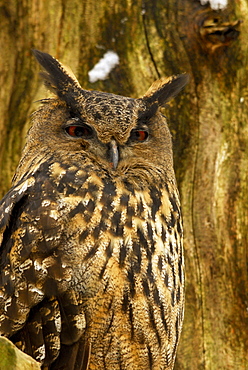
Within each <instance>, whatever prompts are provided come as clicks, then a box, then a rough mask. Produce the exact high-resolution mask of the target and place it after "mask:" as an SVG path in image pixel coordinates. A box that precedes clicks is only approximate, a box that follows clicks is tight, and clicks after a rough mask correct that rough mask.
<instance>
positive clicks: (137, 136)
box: [130, 130, 149, 142]
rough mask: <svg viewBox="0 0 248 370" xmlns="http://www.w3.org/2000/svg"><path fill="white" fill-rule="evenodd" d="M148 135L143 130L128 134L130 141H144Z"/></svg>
mask: <svg viewBox="0 0 248 370" xmlns="http://www.w3.org/2000/svg"><path fill="white" fill-rule="evenodd" d="M148 136H149V134H148V132H147V131H145V130H132V131H131V134H130V139H131V140H132V141H140V142H142V141H145V140H146V139H147V138H148Z"/></svg>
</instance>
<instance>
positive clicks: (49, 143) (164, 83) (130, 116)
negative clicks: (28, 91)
mask: <svg viewBox="0 0 248 370" xmlns="http://www.w3.org/2000/svg"><path fill="white" fill-rule="evenodd" d="M33 53H34V55H35V57H36V59H37V60H38V62H39V63H40V65H41V66H42V67H43V68H44V72H42V73H41V75H42V77H43V79H44V82H45V85H46V86H47V87H48V88H49V89H50V90H52V92H54V93H55V95H56V97H55V98H54V99H45V100H44V101H43V104H42V106H41V107H40V109H38V111H37V112H36V113H35V114H34V115H33V126H32V128H31V129H30V131H29V135H28V139H27V144H26V147H25V149H24V153H23V158H25V160H22V161H21V163H20V166H19V169H20V168H21V167H22V166H23V165H24V163H25V165H27V162H29V161H32V163H33V164H34V163H35V161H36V162H37V165H36V167H37V166H38V162H39V161H41V158H43V159H45V158H46V159H47V160H51V158H54V160H55V159H56V160H57V159H58V158H59V161H60V162H61V161H67V162H68V163H69V162H70V163H71V165H72V164H73V163H75V164H77V165H80V163H81V164H82V166H85V165H89V164H92V166H95V167H96V168H101V169H103V170H104V171H105V172H106V171H107V172H108V173H109V174H110V175H111V176H124V175H126V176H136V177H137V176H138V174H139V176H141V175H142V174H143V175H142V176H143V177H145V178H147V177H149V176H150V175H149V174H151V173H153V175H152V176H153V180H154V181H156V178H157V177H159V178H160V177H161V176H162V178H164V176H167V177H168V176H173V168H172V144H171V136H170V132H169V130H168V127H167V124H166V119H165V117H164V116H163V115H162V114H161V113H160V110H159V108H160V107H163V106H164V105H165V104H166V103H167V102H168V101H169V100H170V99H172V98H173V97H175V96H176V95H177V93H178V92H179V91H180V90H181V89H182V88H183V87H184V86H185V85H186V83H187V82H188V76H187V75H186V74H182V75H178V76H173V77H170V78H163V79H160V80H158V81H156V82H154V83H153V84H152V86H151V87H150V88H149V90H148V91H147V92H146V93H145V95H144V96H143V97H142V98H138V99H134V98H130V97H123V96H119V95H114V94H110V93H105V92H100V91H89V90H84V89H83V88H82V87H81V86H80V84H79V82H78V81H77V79H76V77H75V76H74V75H73V74H72V73H70V72H68V70H67V69H66V68H65V67H64V66H63V65H62V64H61V63H60V62H58V61H57V60H56V59H55V58H53V57H52V56H50V55H49V54H47V53H43V52H40V51H38V50H34V51H33ZM19 172H22V173H24V172H25V171H23V168H22V171H19ZM26 172H27V170H26ZM16 179H18V171H17V175H16ZM150 180H151V179H150Z"/></svg>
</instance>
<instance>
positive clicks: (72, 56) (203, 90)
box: [0, 0, 248, 370]
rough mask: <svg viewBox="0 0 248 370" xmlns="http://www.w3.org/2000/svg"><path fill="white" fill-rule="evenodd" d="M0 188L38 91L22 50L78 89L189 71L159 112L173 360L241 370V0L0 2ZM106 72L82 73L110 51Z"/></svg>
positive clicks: (244, 153)
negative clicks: (180, 221) (177, 234)
mask: <svg viewBox="0 0 248 370" xmlns="http://www.w3.org/2000/svg"><path fill="white" fill-rule="evenodd" d="M0 25H1V30H0V50H1V58H0V132H1V134H0V164H1V167H0V191H1V195H3V194H4V193H5V192H6V191H7V190H8V188H9V187H10V183H11V177H12V175H13V172H14V170H15V167H16V165H17V163H18V160H19V156H20V151H21V148H22V146H23V144H24V141H25V135H26V132H27V130H28V127H29V124H30V120H29V116H30V114H31V113H32V111H34V109H35V108H36V107H37V106H38V103H34V102H35V101H37V100H38V99H41V98H44V97H46V96H47V92H46V91H45V89H44V88H43V87H42V85H41V81H40V79H39V76H38V72H39V70H40V67H39V66H38V64H37V63H36V61H35V58H34V57H33V56H32V53H31V49H32V48H36V49H39V50H41V51H45V52H48V53H50V54H52V55H53V56H55V57H56V58H58V59H59V60H60V61H61V62H63V63H64V64H66V65H68V66H70V67H71V69H72V70H73V71H74V73H75V75H76V76H77V77H78V79H79V81H80V83H81V84H82V86H83V87H84V88H86V89H95V90H98V89H100V90H104V91H108V92H114V93H118V94H122V95H128V96H132V97H139V96H142V95H143V94H144V93H145V91H146V90H147V88H148V87H149V86H150V84H151V83H152V82H153V81H154V80H155V79H157V78H158V77H160V76H169V75H171V74H177V73H182V72H187V73H189V74H190V76H191V80H190V84H189V86H188V87H187V88H186V89H185V91H184V92H183V93H182V94H180V96H179V97H178V98H176V99H175V100H174V102H172V104H171V105H170V106H169V107H168V108H167V109H166V111H165V113H166V115H167V117H168V120H169V124H170V128H171V132H172V135H173V140H174V154H175V170H176V175H177V180H178V185H179V189H180V193H181V200H182V208H183V215H184V230H185V242H184V244H185V259H186V274H187V276H186V277H187V284H186V312H185V322H184V328H183V334H182V338H181V341H180V346H179V351H178V356H177V362H176V366H175V369H176V370H179V369H180V370H182V369H190V370H202V369H208V370H215V369H216V370H217V369H218V370H219V369H248V294H247V291H248V290H247V281H248V277H247V249H248V248H247V244H248V232H247V228H248V181H247V172H248V145H247V144H248V123H247V113H248V88H247V82H248V72H247V71H248V59H247V56H248V2H247V0H239V1H231V0H229V3H228V6H227V7H226V9H223V10H213V9H211V7H210V6H209V5H205V6H202V5H201V3H200V1H198V0H178V1H174V0H101V1H99V0H70V1H66V0H18V1H17V0H9V1H4V0H0ZM108 50H113V51H115V52H116V53H117V54H118V55H119V58H120V64H119V65H118V66H117V67H116V68H115V69H114V70H113V71H112V72H111V74H110V76H109V78H108V79H107V80H105V81H98V82H96V83H90V82H89V80H88V71H89V70H90V69H92V67H93V66H94V65H95V64H96V63H97V62H98V61H99V59H100V58H102V56H103V54H104V53H105V52H106V51H108Z"/></svg>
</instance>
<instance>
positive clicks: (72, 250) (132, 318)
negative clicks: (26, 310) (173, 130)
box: [50, 163, 184, 369]
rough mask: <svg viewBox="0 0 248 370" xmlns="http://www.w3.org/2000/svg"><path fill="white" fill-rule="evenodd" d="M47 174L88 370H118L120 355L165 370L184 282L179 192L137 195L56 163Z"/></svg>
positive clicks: (148, 191)
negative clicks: (87, 349) (97, 369)
mask: <svg viewBox="0 0 248 370" xmlns="http://www.w3.org/2000/svg"><path fill="white" fill-rule="evenodd" d="M50 171H51V173H54V184H53V186H55V187H57V190H59V194H58V193H57V195H59V199H57V200H56V203H57V204H58V205H59V209H58V210H57V211H56V212H58V214H59V215H60V217H61V215H64V216H63V218H64V219H63V224H66V225H67V226H66V229H65V230H64V232H63V233H62V240H61V245H60V246H59V248H58V251H57V254H58V255H59V256H61V259H59V260H58V263H59V264H61V266H62V267H61V268H62V270H65V271H67V272H68V271H71V274H70V277H69V278H68V277H67V284H68V289H70V290H73V291H74V292H75V295H76V297H77V303H78V304H79V305H81V307H82V311H83V312H84V315H85V318H86V322H87V330H86V333H85V336H86V337H88V338H90V343H91V363H92V365H91V366H92V369H93V368H94V366H93V364H95V366H99V363H102V362H104V361H108V364H109V367H107V368H109V369H115V366H116V368H118V366H119V365H118V364H119V357H120V356H121V355H123V356H124V358H125V362H126V366H127V367H128V366H132V369H136V367H134V364H137V369H141V368H147V366H148V363H149V361H150V362H151V361H152V363H153V364H154V365H153V366H154V367H153V369H156V368H161V367H160V366H161V364H163V366H169V365H170V363H171V361H172V358H173V355H174V354H173V353H172V352H171V348H174V347H175V342H176V340H177V334H176V333H177V332H178V331H179V328H180V327H181V323H182V302H183V290H182V289H183V281H184V277H183V268H182V266H183V261H182V258H183V257H182V250H181V248H182V247H181V241H180V239H181V220H180V211H179V208H178V197H177V193H173V192H172V193H171V192H170V189H169V187H168V186H167V188H166V187H161V184H159V185H158V186H152V187H147V188H146V189H142V191H141V189H137V188H134V187H132V186H130V184H128V183H127V184H126V186H123V181H118V178H115V179H111V177H110V176H102V175H99V174H98V173H97V172H96V171H95V170H92V171H90V170H89V169H87V168H84V169H83V170H81V169H76V168H71V169H70V171H65V170H63V168H61V167H60V165H59V164H56V163H55V164H53V165H52V168H51V170H50ZM63 239H64V241H63ZM58 269H59V268H58ZM154 307H155V311H154ZM180 312H181V313H180ZM172 318H173V320H172ZM168 338H169V339H168ZM149 348H150V351H151V353H149ZM126 352H128V356H125V355H124V354H125V353H126ZM108 357H109V358H108ZM134 358H136V362H135V361H134ZM107 359H108V360H107ZM123 361H124V360H123ZM128 361H130V363H128ZM156 364H157V365H156ZM149 366H150V365H149ZM156 366H157V367H156ZM90 368H91V367H90ZM130 368H131V367H130Z"/></svg>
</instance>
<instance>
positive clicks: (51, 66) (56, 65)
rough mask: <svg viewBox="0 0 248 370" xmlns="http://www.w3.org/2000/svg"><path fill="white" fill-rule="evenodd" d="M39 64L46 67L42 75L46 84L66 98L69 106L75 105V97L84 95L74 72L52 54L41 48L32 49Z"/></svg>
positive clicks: (60, 96)
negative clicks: (40, 49)
mask: <svg viewBox="0 0 248 370" xmlns="http://www.w3.org/2000/svg"><path fill="white" fill-rule="evenodd" d="M32 52H33V54H34V56H35V58H36V59H37V61H38V62H39V64H40V65H41V66H42V67H43V68H44V69H45V71H44V72H41V73H40V75H41V76H42V78H43V79H44V83H45V86H46V87H47V88H48V89H49V90H51V91H52V92H54V93H55V94H56V95H58V97H59V98H61V99H62V100H64V101H65V102H66V103H67V104H68V105H69V106H74V105H75V98H76V97H77V96H79V95H81V96H82V95H83V91H84V90H83V89H82V88H81V86H80V84H79V82H78V80H77V79H76V77H75V76H74V74H73V73H72V72H71V71H70V72H69V70H68V69H67V68H66V67H64V66H63V65H62V64H61V63H60V62H59V61H58V60H57V59H55V58H53V57H52V56H51V55H50V54H47V53H43V52H41V51H39V50H35V49H33V50H32Z"/></svg>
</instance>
